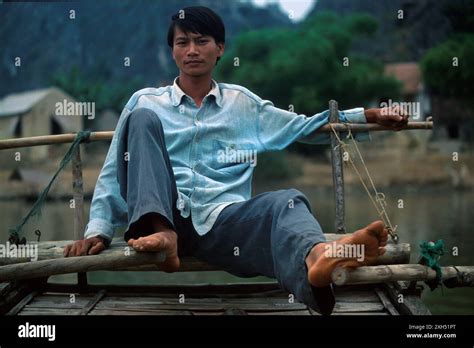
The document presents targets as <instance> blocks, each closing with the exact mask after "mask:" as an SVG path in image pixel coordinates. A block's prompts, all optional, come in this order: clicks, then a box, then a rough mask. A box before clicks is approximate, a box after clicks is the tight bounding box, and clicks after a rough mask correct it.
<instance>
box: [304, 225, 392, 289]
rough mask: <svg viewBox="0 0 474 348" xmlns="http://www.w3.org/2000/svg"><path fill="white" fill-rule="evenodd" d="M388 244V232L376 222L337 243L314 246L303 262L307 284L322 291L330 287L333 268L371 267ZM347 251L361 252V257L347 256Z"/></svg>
mask: <svg viewBox="0 0 474 348" xmlns="http://www.w3.org/2000/svg"><path fill="white" fill-rule="evenodd" d="M387 240H388V231H387V229H386V228H385V227H384V223H383V222H382V221H380V220H378V221H374V222H372V223H371V224H369V225H367V226H366V227H365V228H362V229H360V230H358V231H356V232H354V233H353V234H351V235H350V236H347V237H343V238H340V239H338V240H337V241H336V242H327V243H319V244H317V245H316V246H315V247H314V248H313V249H312V250H311V252H310V253H309V254H308V257H307V258H306V265H307V267H308V280H309V282H310V283H311V284H312V285H313V286H315V287H325V286H328V285H329V284H331V274H332V271H333V270H334V269H335V268H336V267H353V268H355V267H360V266H369V265H373V264H374V263H375V260H376V259H377V257H378V256H380V255H383V254H384V253H385V248H384V246H386V245H387ZM344 250H345V252H346V254H344ZM349 250H351V251H355V250H358V251H362V255H354V253H352V255H348V254H347V251H349ZM340 252H341V253H343V255H341V253H340Z"/></svg>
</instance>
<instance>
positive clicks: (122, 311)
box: [88, 308, 215, 316]
mask: <svg viewBox="0 0 474 348" xmlns="http://www.w3.org/2000/svg"><path fill="white" fill-rule="evenodd" d="M88 315H121V316H122V315H153V316H156V315H193V313H192V312H190V311H186V310H181V311H169V310H159V311H145V310H129V309H97V308H94V309H93V310H92V311H91V312H90V313H89V314H88ZM213 315H215V314H213Z"/></svg>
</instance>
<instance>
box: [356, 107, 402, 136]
mask: <svg viewBox="0 0 474 348" xmlns="http://www.w3.org/2000/svg"><path fill="white" fill-rule="evenodd" d="M364 114H365V118H366V119H367V123H377V124H379V125H381V126H384V127H387V128H389V129H392V130H394V131H399V130H401V129H403V128H404V127H405V126H406V125H407V124H408V117H409V115H408V114H407V113H406V112H405V111H404V110H403V109H401V108H399V107H398V106H396V107H391V108H382V109H366V110H364Z"/></svg>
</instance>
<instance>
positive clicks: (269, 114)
mask: <svg viewBox="0 0 474 348" xmlns="http://www.w3.org/2000/svg"><path fill="white" fill-rule="evenodd" d="M257 117H258V121H257V137H258V138H259V141H260V143H261V145H262V147H263V149H264V150H266V151H274V150H281V149H284V148H285V147H287V146H288V145H290V144H291V143H293V142H295V141H298V142H302V143H309V144H329V143H330V142H331V136H330V133H316V131H317V130H318V129H319V128H320V127H322V126H323V125H325V124H327V123H328V122H329V111H328V110H326V111H324V112H321V113H318V114H315V115H314V116H312V117H307V116H306V115H303V114H296V113H294V112H289V111H286V110H283V109H279V108H276V107H275V106H274V105H273V103H271V102H270V101H267V100H262V101H261V102H260V104H259V110H258V116H257ZM339 120H340V121H341V122H345V123H378V124H381V125H384V126H386V127H389V128H391V129H393V130H399V129H401V128H403V127H404V126H405V125H406V124H407V122H408V117H407V116H404V117H402V116H399V112H398V110H394V109H365V110H364V109H363V108H354V109H350V110H344V111H339ZM343 136H344V133H343ZM354 137H355V139H356V140H358V141H364V140H369V139H370V136H369V133H368V132H359V133H356V134H355V135H354Z"/></svg>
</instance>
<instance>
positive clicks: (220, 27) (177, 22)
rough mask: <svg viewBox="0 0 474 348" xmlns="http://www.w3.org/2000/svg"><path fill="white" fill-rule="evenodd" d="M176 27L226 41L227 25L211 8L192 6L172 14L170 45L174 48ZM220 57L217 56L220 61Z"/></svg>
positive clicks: (169, 35)
mask: <svg viewBox="0 0 474 348" xmlns="http://www.w3.org/2000/svg"><path fill="white" fill-rule="evenodd" d="M175 28H179V29H181V30H182V31H183V32H184V33H189V32H191V33H196V34H202V35H206V36H211V37H212V38H214V40H215V41H216V43H225V27H224V22H223V21H222V19H221V17H219V15H218V14H217V13H215V12H214V11H212V10H211V9H210V8H207V7H204V6H190V7H185V8H183V9H181V10H179V11H178V13H176V14H174V15H173V16H171V24H170V27H169V29H168V46H170V47H171V48H173V41H174V32H175ZM219 59H220V58H217V61H219Z"/></svg>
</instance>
